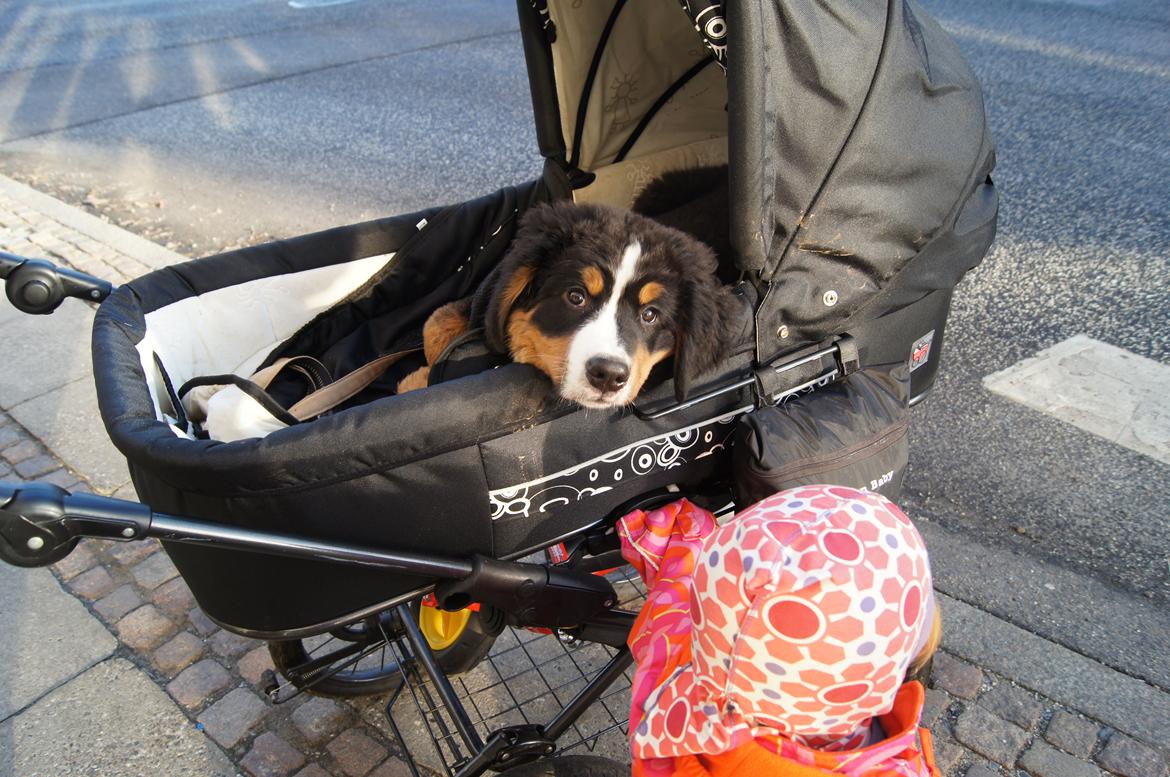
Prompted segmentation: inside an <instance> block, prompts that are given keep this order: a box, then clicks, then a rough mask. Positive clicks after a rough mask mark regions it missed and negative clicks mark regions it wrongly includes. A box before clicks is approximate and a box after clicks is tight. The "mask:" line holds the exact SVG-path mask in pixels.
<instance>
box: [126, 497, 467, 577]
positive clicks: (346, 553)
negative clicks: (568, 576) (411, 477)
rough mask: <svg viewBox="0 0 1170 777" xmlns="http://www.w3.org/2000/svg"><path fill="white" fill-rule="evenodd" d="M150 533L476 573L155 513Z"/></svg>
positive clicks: (411, 570)
mask: <svg viewBox="0 0 1170 777" xmlns="http://www.w3.org/2000/svg"><path fill="white" fill-rule="evenodd" d="M147 534H149V535H150V536H152V537H158V538H159V539H163V540H169V541H172V542H184V543H191V544H202V543H205V542H215V543H217V544H223V545H231V546H234V547H237V548H241V549H244V550H252V551H257V552H261V553H271V554H273V555H277V556H291V557H294V558H307V559H314V560H317V561H343V562H346V563H354V564H362V565H365V566H371V567H378V568H380V569H388V570H392V571H394V572H404V573H406V574H411V575H419V576H427V577H441V578H450V579H459V578H463V577H467V576H468V575H470V574H471V572H472V564H471V562H470V561H465V560H463V559H453V558H445V557H443V556H423V555H418V554H415V553H403V552H399V551H389V550H377V549H374V548H367V547H362V546H360V545H348V544H344V543H338V542H323V541H318V540H309V539H305V538H304V537H294V536H291V535H287V534H270V533H268V532H262V531H253V530H251V529H241V528H239V527H236V526H224V525H221V524H210V523H204V522H202V521H195V520H191V519H189V518H179V517H176V516H173V515H162V514H159V513H154V514H153V515H152V516H151V520H150V528H149V529H148V530H147Z"/></svg>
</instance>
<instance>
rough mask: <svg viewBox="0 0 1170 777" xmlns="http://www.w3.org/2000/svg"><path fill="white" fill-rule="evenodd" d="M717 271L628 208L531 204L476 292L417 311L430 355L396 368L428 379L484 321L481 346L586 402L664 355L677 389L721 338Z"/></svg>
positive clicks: (417, 384)
mask: <svg viewBox="0 0 1170 777" xmlns="http://www.w3.org/2000/svg"><path fill="white" fill-rule="evenodd" d="M716 273H717V262H716V258H715V254H714V253H713V252H712V251H711V249H710V248H708V247H707V246H706V245H705V244H704V243H702V242H700V241H699V240H697V239H695V238H694V237H692V236H691V235H688V234H686V233H684V232H682V231H680V230H677V229H673V228H671V227H667V226H665V225H663V224H661V223H659V222H657V221H654V220H653V219H650V218H647V217H646V216H643V215H640V214H638V213H635V212H633V211H629V210H625V209H622V208H614V207H609V206H605V205H593V204H575V203H572V202H557V203H553V204H541V205H537V206H535V207H533V208H531V209H530V210H528V211H527V212H526V213H525V214H524V216H523V217H522V220H521V223H520V227H519V229H518V231H517V234H516V238H515V240H514V241H513V243H512V246H511V248H510V249H509V251H508V253H507V254H506V255H505V256H504V258H503V260H502V261H501V262H500V264H499V265H498V266H497V267H496V268H495V269H494V270H493V271H492V272H491V274H490V275H489V276H488V277H487V279H486V280H485V281H484V283H483V284H481V286H480V288H479V289H478V290H477V292H476V293H475V295H473V296H472V297H469V298H467V299H463V300H460V301H458V302H453V303H450V304H448V305H445V306H444V307H442V308H439V309H438V310H437V311H435V312H434V313H433V314H432V315H431V317H430V318H429V319H428V320H427V322H426V325H425V326H424V328H423V350H424V355H425V357H426V361H427V365H428V366H426V367H422V368H420V369H419V370H417V371H416V372H414V373H411V374H410V375H408V376H406V378H404V379H403V380H402V382H401V383H400V384H399V387H398V390H399V393H402V392H404V391H410V390H413V389H416V388H422V387H424V386H426V385H427V375H428V372H429V369H430V367H429V365H432V364H434V363H435V360H436V359H437V358H438V357H439V355H440V354H441V353H442V352H443V350H444V349H445V348H446V346H447V345H448V344H449V343H451V342H452V341H453V340H454V339H455V338H456V337H458V336H459V335H460V334H461V333H463V332H465V331H467V330H468V329H473V328H478V327H482V329H483V332H484V338H485V340H486V342H487V345H488V347H489V348H491V349H492V350H494V351H496V352H498V353H507V354H510V356H511V358H512V360H513V361H517V362H521V363H524V364H530V365H532V366H533V367H536V368H537V369H539V370H541V371H542V372H543V373H544V374H546V375H547V376H548V377H549V378H550V379H551V380H552V382H553V383H554V385H555V386H556V388H557V391H558V392H559V394H560V395H561V396H562V397H564V398H565V399H567V400H571V401H573V402H576V403H577V404H579V405H582V406H584V407H587V408H615V407H620V406H622V405H627V404H629V403H631V402H633V400H634V398H635V397H636V396H637V395H638V392H639V391H640V390H641V389H642V386H643V384H644V383H645V382H646V379H647V378H648V377H649V375H650V372H651V370H652V369H653V368H654V366H655V365H657V364H658V363H660V362H662V361H664V360H665V359H667V358H670V357H672V356H673V357H674V380H675V393H676V395H677V396H678V397H679V398H680V399H681V398H684V397H685V396H686V394H687V391H688V388H689V387H690V386H691V385H692V384H693V382H694V380H695V379H696V378H697V377H698V376H699V375H701V374H702V373H703V372H705V371H707V370H708V369H710V368H712V367H713V366H714V365H715V364H716V363H717V362H718V361H719V359H720V357H721V356H723V355H724V354H725V353H726V351H727V348H728V346H729V342H728V341H729V339H730V337H731V335H730V329H731V320H732V317H733V311H734V310H735V309H736V304H735V300H734V299H733V295H732V292H731V290H730V289H729V288H727V287H726V286H724V285H723V284H722V283H721V282H720V281H719V279H718V277H717V274H716Z"/></svg>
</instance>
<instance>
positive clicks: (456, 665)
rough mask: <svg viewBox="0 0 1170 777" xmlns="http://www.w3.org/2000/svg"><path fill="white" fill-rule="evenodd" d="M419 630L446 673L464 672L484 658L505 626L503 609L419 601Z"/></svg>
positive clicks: (416, 607)
mask: <svg viewBox="0 0 1170 777" xmlns="http://www.w3.org/2000/svg"><path fill="white" fill-rule="evenodd" d="M412 609H413V610H414V611H415V617H416V618H417V619H418V626H419V631H421V632H422V635H423V636H424V637H426V640H427V645H429V646H430V648H431V651H432V652H433V653H434V654H435V660H436V661H438V662H439V667H440V668H441V669H442V670H443V671H444V672H446V673H447V674H461V673H462V672H466V671H468V670H469V669H471V668H472V667H473V666H475V665H476V664H478V663H479V662H480V661H482V660H483V659H484V658H485V657H486V656H487V654H488V651H489V650H491V648H492V644H493V643H495V641H496V637H498V636H499V635H500V632H501V631H503V630H504V613H503V612H501V611H500V610H498V609H496V608H495V607H491V606H489V605H486V604H482V605H480V606H479V609H478V610H473V609H471V608H470V607H468V608H466V609H463V610H456V611H455V612H448V611H446V610H441V609H439V608H438V607H431V606H429V605H424V604H421V603H420V604H417V605H415V606H414V607H413V608H412Z"/></svg>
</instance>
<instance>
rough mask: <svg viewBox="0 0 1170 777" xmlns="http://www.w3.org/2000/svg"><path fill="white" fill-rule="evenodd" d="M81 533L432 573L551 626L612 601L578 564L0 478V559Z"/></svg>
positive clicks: (48, 552)
mask: <svg viewBox="0 0 1170 777" xmlns="http://www.w3.org/2000/svg"><path fill="white" fill-rule="evenodd" d="M83 537H92V538H97V539H104V540H114V541H121V542H127V541H131V540H142V539H146V538H148V537H155V538H158V539H161V540H169V541H172V542H184V543H196V544H214V545H216V546H218V547H230V548H237V549H240V550H246V551H250V552H254V553H266V554H270V555H275V556H283V557H292V558H304V559H312V560H315V561H330V562H340V563H346V564H361V565H363V566H368V567H376V568H378V569H384V570H386V571H388V572H395V573H401V574H405V575H411V576H414V577H418V578H421V579H423V580H431V581H436V582H438V584H439V590H438V592H437V598H438V599H439V602H440V604H441V605H443V606H445V607H449V608H450V609H459V608H462V607H466V606H468V605H469V604H470V603H472V602H481V603H486V604H491V605H493V606H496V607H499V608H500V609H502V610H504V611H505V612H508V613H511V614H512V617H513V619H514V620H515V621H516V625H521V626H529V625H531V626H542V627H547V628H561V627H567V626H576V625H579V624H582V623H585V622H587V621H589V620H590V619H591V618H593V617H595V616H597V615H598V614H600V613H602V612H604V611H606V610H608V609H610V608H611V607H613V606H614V605H615V604H616V602H617V596H616V595H615V593H614V590H613V586H612V585H611V584H610V583H609V582H608V581H607V580H605V578H602V577H598V576H596V575H593V574H590V573H588V572H582V571H576V570H572V569H562V568H559V567H549V566H546V565H543V564H526V563H520V562H514V561H498V560H496V559H492V558H486V557H483V556H479V555H473V556H471V557H470V558H450V557H447V556H442V555H438V554H423V553H409V552H402V551H394V550H385V549H383V548H372V547H368V546H363V545H353V544H349V543H341V542H329V541H322V540H313V539H307V538H305V537H297V536H294V535H289V534H277V533H273V532H265V531H257V530H253V529H245V528H241V527H238V526H229V525H225V524H219V523H213V522H211V521H204V520H199V519H194V518H183V517H179V516H174V515H165V514H162V513H155V512H153V511H152V510H151V509H150V508H149V507H148V506H146V505H143V504H139V503H138V502H128V501H126V500H124V499H115V498H113V497H108V496H98V495H96V494H71V493H69V492H68V491H66V490H65V489H63V488H61V487H60V486H55V485H52V484H49V483H23V484H19V485H14V484H10V483H0V560H3V561H6V562H8V563H9V564H13V565H15V566H20V567H43V566H48V565H49V564H53V563H56V562H57V561H60V560H61V559H63V558H65V556H67V555H69V553H70V552H71V551H72V550H73V549H74V548H75V547H76V546H77V543H78V541H79V540H80V539H81V538H83Z"/></svg>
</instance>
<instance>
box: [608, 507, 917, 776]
mask: <svg viewBox="0 0 1170 777" xmlns="http://www.w3.org/2000/svg"><path fill="white" fill-rule="evenodd" d="M690 597H691V602H690V607H689V610H690V618H691V621H692V629H691V663H690V664H687V665H683V666H682V667H681V668H679V669H678V670H677V671H676V672H675V673H674V674H673V675H672V676H671V677H670V678H669V679H667V680H666V681H665V682H664V683H663V684H662V685H661V686H660V687H659V688H658V689H656V690H655V691H654V692H652V693H651V695H650V696H649V698H648V699H647V701H646V703H645V705H644V708H643V709H644V717H643V718H642V721H641V723H640V724H639V725H638V727H637V730H636V731H634V732H633V735H632V737H631V740H632V741H631V744H632V745H633V747H634V753H635V755H636V756H638V757H639V758H661V757H669V756H678V755H686V754H693V753H721V752H726V751H727V750H730V749H732V748H734V747H737V746H739V745H740V744H743V743H745V742H747V741H749V740H751V739H755V738H757V737H765V738H766V737H769V736H771V737H775V736H777V735H779V736H780V737H783V738H788V739H791V740H794V741H796V742H799V743H801V744H805V745H809V746H811V747H816V748H818V749H822V750H846V749H854V748H857V747H860V746H864V745H865V744H866V737H867V736H868V734H869V721H870V720H871V719H872V718H873V717H875V716H878V715H882V714H885V713H887V712H889V711H890V709H891V707H892V706H893V703H894V696H895V694H896V692H897V691H898V688H899V686H900V685H901V683H902V681H903V679H904V676H905V673H906V669H907V667H908V665H909V663H910V661H911V660H912V659H913V658H914V657H915V656H916V655H917V653H918V652H919V651H920V650H921V649H922V647H923V645H924V644H925V642H926V640H927V639H928V637H929V631H930V624H931V622H932V620H933V617H934V607H935V604H934V596H933V592H932V587H931V576H930V565H929V562H928V560H927V555H926V548H925V546H924V545H923V542H922V538H921V536H920V535H919V534H918V531H917V530H916V529H915V528H914V526H913V525H912V524H911V523H910V520H909V519H908V518H907V517H906V516H905V515H904V514H903V513H902V512H901V510H899V509H898V508H897V507H896V506H894V505H893V504H892V503H891V502H889V501H888V500H886V499H885V498H884V497H882V496H880V495H878V494H871V493H868V492H862V491H855V490H853V489H849V488H838V487H830V486H809V487H803V488H796V489H791V490H789V491H784V492H781V493H780V494H776V495H774V496H772V497H769V498H768V499H765V500H763V501H762V502H759V503H758V504H756V505H753V506H752V507H750V508H748V509H747V510H745V511H744V512H742V513H740V514H739V515H738V516H737V517H736V518H735V520H733V521H731V522H729V523H727V524H726V525H724V526H722V527H720V528H718V529H717V530H716V531H715V532H714V533H713V534H712V535H711V536H710V537H708V539H707V541H706V543H705V544H704V545H703V550H702V552H701V553H700V554H699V558H698V560H697V562H696V565H695V571H694V577H693V581H692V587H691V591H690ZM679 609H680V610H684V611H685V609H686V608H679Z"/></svg>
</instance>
